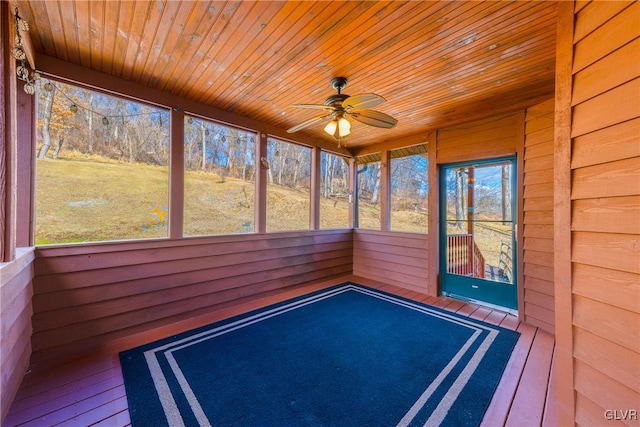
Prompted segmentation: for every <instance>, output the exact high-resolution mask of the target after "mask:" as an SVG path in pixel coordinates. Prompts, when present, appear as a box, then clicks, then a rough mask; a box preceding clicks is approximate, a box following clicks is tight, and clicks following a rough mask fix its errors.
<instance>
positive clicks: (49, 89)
mask: <svg viewBox="0 0 640 427" xmlns="http://www.w3.org/2000/svg"><path fill="white" fill-rule="evenodd" d="M43 87H44V90H46V91H47V92H51V91H52V90H53V85H52V84H51V82H46V83H45V84H44V85H43Z"/></svg>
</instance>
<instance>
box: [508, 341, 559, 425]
mask: <svg viewBox="0 0 640 427" xmlns="http://www.w3.org/2000/svg"><path fill="white" fill-rule="evenodd" d="M553 346H554V340H553V336H551V335H550V334H548V333H546V332H544V331H542V330H540V329H538V331H537V332H536V336H535V339H534V340H533V345H532V346H531V352H530V353H529V357H528V359H530V360H528V361H527V364H526V366H525V369H524V371H523V373H522V378H521V379H520V385H519V387H518V390H517V391H516V395H515V397H514V399H513V404H512V405H511V410H510V411H509V416H508V417H507V423H506V424H505V425H506V426H507V427H520V426H531V425H541V424H542V416H543V413H544V405H545V402H546V400H547V389H548V385H549V377H550V373H551V360H552V355H553Z"/></svg>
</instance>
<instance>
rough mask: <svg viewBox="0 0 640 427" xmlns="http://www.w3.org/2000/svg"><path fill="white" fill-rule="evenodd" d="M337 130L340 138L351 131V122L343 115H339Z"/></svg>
mask: <svg viewBox="0 0 640 427" xmlns="http://www.w3.org/2000/svg"><path fill="white" fill-rule="evenodd" d="M338 132H339V135H340V138H344V137H345V136H347V135H349V134H350V133H351V123H350V122H349V120H347V119H345V118H344V117H340V120H338Z"/></svg>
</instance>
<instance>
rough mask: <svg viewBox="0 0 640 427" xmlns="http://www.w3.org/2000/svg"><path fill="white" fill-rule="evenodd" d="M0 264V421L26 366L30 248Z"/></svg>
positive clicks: (20, 250) (27, 365)
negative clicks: (12, 259) (9, 260)
mask: <svg viewBox="0 0 640 427" xmlns="http://www.w3.org/2000/svg"><path fill="white" fill-rule="evenodd" d="M16 253H17V256H16V259H15V260H14V261H11V262H7V263H2V264H0V348H1V349H2V350H0V372H1V373H2V374H1V380H0V390H1V392H0V402H1V403H0V424H1V423H2V421H3V420H4V418H5V416H6V415H7V412H8V411H9V406H10V405H11V402H12V401H13V398H14V397H15V394H16V392H17V391H18V388H19V387H20V383H21V382H22V378H23V377H24V374H25V372H26V371H27V368H28V367H29V356H30V354H31V315H32V306H31V297H32V295H33V288H32V279H33V259H34V252H33V249H18V250H17V251H16Z"/></svg>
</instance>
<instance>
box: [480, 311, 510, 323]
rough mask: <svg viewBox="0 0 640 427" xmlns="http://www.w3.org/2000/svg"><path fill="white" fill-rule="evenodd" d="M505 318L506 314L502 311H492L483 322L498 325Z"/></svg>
mask: <svg viewBox="0 0 640 427" xmlns="http://www.w3.org/2000/svg"><path fill="white" fill-rule="evenodd" d="M505 317H507V313H505V312H504V311H498V310H492V311H491V313H489V315H488V316H487V317H486V318H485V319H484V321H485V322H488V323H492V324H494V325H500V323H502V320H504V318H505Z"/></svg>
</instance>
